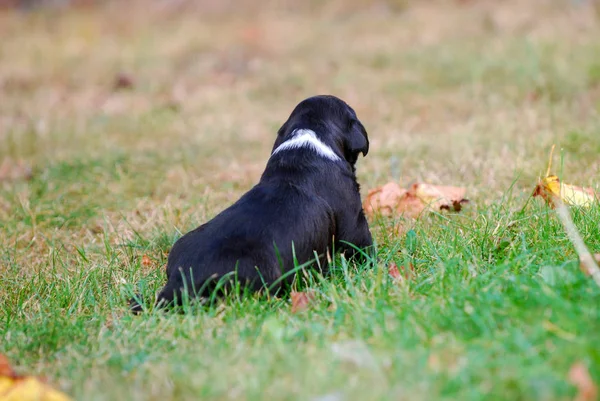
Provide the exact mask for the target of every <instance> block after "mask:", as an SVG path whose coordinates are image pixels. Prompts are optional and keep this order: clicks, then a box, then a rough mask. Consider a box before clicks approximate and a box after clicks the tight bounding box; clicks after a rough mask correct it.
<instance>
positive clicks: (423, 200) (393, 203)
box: [363, 182, 469, 217]
mask: <svg viewBox="0 0 600 401" xmlns="http://www.w3.org/2000/svg"><path fill="white" fill-rule="evenodd" d="M465 193H466V189H465V188H459V187H452V186H438V185H430V184H424V183H415V184H413V185H412V186H411V187H410V188H409V189H408V190H406V189H404V188H402V187H400V186H399V185H398V184H396V183H395V182H389V183H387V184H385V185H384V186H382V187H379V188H375V189H372V190H371V191H369V193H368V194H367V197H366V199H365V201H364V202H363V208H364V210H365V213H367V214H368V215H373V214H375V213H379V214H381V215H382V216H390V215H392V214H394V213H398V214H407V215H409V216H412V217H417V216H418V215H419V214H421V213H423V211H424V210H425V209H426V208H428V207H429V208H431V209H432V210H438V211H441V210H454V211H457V212H459V211H460V210H461V209H462V205H463V204H465V203H467V202H469V201H468V199H466V198H465Z"/></svg>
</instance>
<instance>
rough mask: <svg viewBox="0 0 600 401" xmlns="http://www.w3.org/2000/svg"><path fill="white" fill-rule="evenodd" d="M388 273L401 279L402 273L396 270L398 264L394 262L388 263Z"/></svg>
mask: <svg viewBox="0 0 600 401" xmlns="http://www.w3.org/2000/svg"><path fill="white" fill-rule="evenodd" d="M388 273H389V274H390V276H392V277H393V278H395V279H396V280H402V275H401V274H400V270H398V265H397V264H395V263H394V262H392V263H390V265H389V266H388Z"/></svg>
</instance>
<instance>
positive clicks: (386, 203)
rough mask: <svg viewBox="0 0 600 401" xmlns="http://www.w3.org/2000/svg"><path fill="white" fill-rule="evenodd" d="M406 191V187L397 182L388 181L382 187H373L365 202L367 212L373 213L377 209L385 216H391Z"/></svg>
mask: <svg viewBox="0 0 600 401" xmlns="http://www.w3.org/2000/svg"><path fill="white" fill-rule="evenodd" d="M406 192H407V191H406V189H404V188H401V187H400V185H398V184H396V183H395V182H388V183H387V184H385V185H384V186H382V187H379V188H375V189H372V190H370V191H369V193H368V194H367V198H366V199H365V202H364V209H365V212H366V213H367V214H373V213H374V212H375V211H377V212H379V213H381V214H382V215H384V216H389V215H391V214H393V213H394V211H395V210H396V209H397V207H398V203H399V202H400V200H401V199H402V197H404V195H405V194H406Z"/></svg>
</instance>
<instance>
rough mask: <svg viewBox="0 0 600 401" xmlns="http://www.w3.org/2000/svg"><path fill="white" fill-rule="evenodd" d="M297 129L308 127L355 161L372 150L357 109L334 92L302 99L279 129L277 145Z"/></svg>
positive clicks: (347, 157)
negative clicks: (357, 114)
mask: <svg viewBox="0 0 600 401" xmlns="http://www.w3.org/2000/svg"><path fill="white" fill-rule="evenodd" d="M297 129H309V130H312V131H314V132H315V134H316V135H317V138H319V140H320V141H321V142H323V143H324V144H325V145H327V146H329V147H331V148H332V149H333V151H334V152H335V153H337V154H338V156H340V157H342V158H344V159H345V160H346V161H347V162H348V163H350V164H352V165H354V164H355V163H356V160H357V159H358V155H359V154H360V153H362V154H363V156H366V155H367V153H368V152H369V137H368V136H367V130H366V129H365V127H364V126H363V125H362V123H361V122H360V120H359V119H358V117H357V116H356V113H355V112H354V110H353V109H352V107H350V106H349V105H348V104H346V102H344V101H343V100H341V99H339V98H337V97H335V96H331V95H320V96H313V97H309V98H308V99H305V100H303V101H302V102H300V103H299V104H298V105H297V106H296V107H295V108H294V110H293V111H292V114H291V115H290V116H289V118H288V120H287V121H286V122H285V123H284V124H283V125H282V126H281V128H280V129H279V131H278V132H277V140H276V141H275V144H274V146H273V149H276V148H277V147H278V146H279V145H281V144H282V143H283V142H285V141H286V140H288V139H290V138H291V137H292V136H293V135H294V131H295V130H297Z"/></svg>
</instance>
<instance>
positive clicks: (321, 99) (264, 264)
mask: <svg viewBox="0 0 600 401" xmlns="http://www.w3.org/2000/svg"><path fill="white" fill-rule="evenodd" d="M368 150H369V139H368V136H367V132H366V130H365V128H364V127H363V125H362V124H361V122H360V121H359V120H358V118H357V116H356V113H355V112H354V110H353V109H352V108H351V107H350V106H349V105H347V104H346V103H345V102H344V101H342V100H340V99H338V98H337V97H334V96H314V97H310V98H308V99H306V100H304V101H302V102H301V103H299V104H298V105H297V106H296V108H295V109H294V111H293V112H292V114H291V115H290V117H289V118H288V120H287V121H286V122H285V123H284V124H283V126H282V127H281V128H280V129H279V131H278V133H277V140H276V141H275V144H274V146H273V150H272V153H271V157H270V158H269V161H268V162H267V166H266V169H265V171H264V172H263V174H262V176H261V178H260V182H259V183H258V184H257V185H256V186H254V188H252V189H251V190H250V191H249V192H247V193H246V194H244V195H243V196H242V197H241V198H240V199H239V200H238V201H237V202H235V203H234V204H233V205H232V206H230V207H229V208H227V209H225V210H224V211H222V212H221V213H220V214H218V215H217V216H216V217H214V218H213V219H212V220H210V221H209V222H207V223H205V224H203V225H201V226H200V227H198V228H196V229H195V230H193V231H191V232H189V233H187V234H185V235H184V236H183V237H181V238H180V239H179V240H178V241H177V242H176V243H175V245H174V246H173V248H172V250H171V252H170V254H169V258H168V263H167V278H168V281H167V284H166V285H165V286H164V288H163V289H162V290H161V291H160V293H159V294H158V297H157V300H156V301H157V305H161V304H164V305H172V304H178V303H179V304H180V303H181V299H182V295H183V293H184V292H185V293H187V295H188V296H189V297H190V298H193V297H194V296H200V297H204V296H208V295H209V294H210V292H211V291H213V290H214V289H215V286H216V284H217V282H218V281H219V280H220V279H222V278H223V277H224V276H226V275H228V273H230V275H232V278H234V279H236V280H237V282H238V283H239V284H241V285H242V286H244V287H245V286H247V288H249V289H250V290H252V291H258V290H260V289H261V288H268V287H270V286H271V287H272V288H271V290H273V289H277V288H278V287H280V285H281V284H282V283H283V282H284V281H285V282H286V284H289V283H290V282H291V281H292V280H293V278H294V274H289V275H288V277H285V278H284V279H281V277H282V275H283V274H285V273H286V272H288V271H290V270H291V269H294V267H295V265H294V259H295V260H296V263H297V265H302V264H305V263H307V262H310V261H311V260H312V261H315V264H317V265H318V266H319V267H320V268H321V270H322V271H323V273H324V274H326V273H327V256H328V254H329V256H330V254H331V252H333V251H336V252H338V251H342V252H344V253H345V255H347V256H349V257H352V256H358V255H360V253H361V252H357V250H356V249H355V248H358V249H359V250H365V251H366V250H368V249H370V248H371V246H372V239H371V232H370V231H369V227H368V225H367V220H366V218H365V215H364V213H363V209H362V203H361V198H360V193H359V185H358V182H357V181H356V175H355V163H356V161H357V159H358V155H359V153H362V154H363V155H365V156H366V154H367V152H368ZM347 243H349V244H352V245H354V246H351V245H348V244H347ZM132 309H133V310H134V311H136V312H139V311H140V310H141V307H140V305H139V304H137V303H136V302H135V301H133V300H132Z"/></svg>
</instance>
